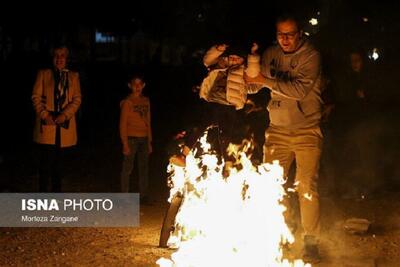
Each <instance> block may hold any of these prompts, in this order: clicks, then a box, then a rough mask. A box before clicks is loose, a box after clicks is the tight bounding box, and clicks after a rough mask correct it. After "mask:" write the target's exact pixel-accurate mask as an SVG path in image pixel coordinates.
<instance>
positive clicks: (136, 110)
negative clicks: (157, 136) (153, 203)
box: [119, 74, 152, 203]
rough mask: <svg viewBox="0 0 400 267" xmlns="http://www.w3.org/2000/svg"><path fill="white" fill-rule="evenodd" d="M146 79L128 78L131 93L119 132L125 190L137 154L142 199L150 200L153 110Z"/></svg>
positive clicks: (121, 116)
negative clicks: (146, 93) (145, 92)
mask: <svg viewBox="0 0 400 267" xmlns="http://www.w3.org/2000/svg"><path fill="white" fill-rule="evenodd" d="M145 85H146V83H145V81H144V79H143V77H142V76H140V75H137V74H135V75H133V76H132V77H131V79H130V80H129V82H128V87H129V89H130V90H131V92H130V94H129V95H128V96H127V97H126V98H125V99H124V100H122V101H121V104H120V107H121V113H120V121H119V132H120V138H121V142H122V154H123V156H124V158H123V162H122V171H121V191H122V192H129V190H130V185H131V179H130V177H131V174H132V171H133V167H134V161H135V157H137V163H138V176H139V192H140V199H141V202H142V203H146V202H148V201H149V199H148V186H149V154H150V153H151V152H152V144H151V142H152V132H151V119H150V118H151V114H150V101H149V98H147V97H145V96H144V95H143V94H142V91H143V88H144V87H145Z"/></svg>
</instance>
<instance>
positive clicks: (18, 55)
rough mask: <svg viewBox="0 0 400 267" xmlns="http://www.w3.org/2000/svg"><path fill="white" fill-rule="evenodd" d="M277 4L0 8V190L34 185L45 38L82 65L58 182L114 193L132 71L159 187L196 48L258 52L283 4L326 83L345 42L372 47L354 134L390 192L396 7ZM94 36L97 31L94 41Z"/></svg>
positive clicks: (189, 111) (393, 181)
mask: <svg viewBox="0 0 400 267" xmlns="http://www.w3.org/2000/svg"><path fill="white" fill-rule="evenodd" d="M281 2H282V3H278V1H274V2H273V1H263V2H262V3H258V2H256V1H253V2H250V1H246V2H244V1H241V2H239V3H237V2H234V1H227V0H216V1H195V2H191V1H183V0H181V1H178V0H171V1H154V0H148V1H132V2H131V3H129V4H127V3H124V4H122V3H117V2H115V1H112V2H107V3H100V2H96V4H93V3H88V6H86V4H85V6H83V4H82V3H72V2H68V3H67V2H65V3H60V4H55V3H51V4H47V5H46V6H45V4H37V3H34V4H26V3H24V4H21V5H20V6H18V5H15V6H13V7H4V8H2V9H1V11H0V73H1V76H0V84H1V92H0V94H1V105H0V109H1V111H0V114H1V115H0V119H1V120H0V121H1V125H2V126H1V134H2V137H1V142H0V155H1V163H0V189H1V190H2V191H35V190H36V187H37V184H36V183H37V156H36V155H37V154H36V152H37V151H36V149H35V146H34V145H33V143H32V127H33V119H34V112H33V108H32V104H31V100H30V97H31V90H32V86H33V83H34V79H35V75H36V72H37V70H38V69H39V68H42V67H46V66H49V64H50V63H51V58H50V50H51V48H52V47H53V46H54V45H55V44H57V43H60V42H62V43H65V44H67V45H68V46H69V47H70V49H71V61H70V66H71V69H74V70H77V71H78V72H79V73H80V77H81V87H82V93H83V101H82V106H81V109H80V110H79V112H78V113H77V118H78V127H79V128H78V131H79V143H78V146H77V147H76V149H75V150H74V151H73V152H72V157H71V161H70V162H68V163H66V166H68V169H69V170H68V171H69V176H68V177H66V180H65V184H66V185H65V188H66V189H65V190H66V191H101V192H104V191H118V182H119V171H120V170H119V169H120V164H121V152H120V151H121V147H120V142H119V135H118V116H119V102H120V100H121V99H122V98H123V97H124V96H126V95H127V94H128V88H127V86H126V82H127V77H128V75H129V74H130V73H131V72H133V71H140V72H143V73H144V74H145V78H146V84H147V86H146V91H145V93H146V94H147V95H148V96H149V97H150V100H151V104H152V120H153V121H152V125H153V135H154V153H153V155H152V156H151V179H152V185H153V189H154V192H157V188H161V189H164V188H165V183H164V182H165V178H166V174H165V170H166V163H167V160H168V159H167V157H166V153H165V146H166V143H167V142H168V141H169V140H170V138H171V136H172V135H173V134H174V133H176V131H177V130H179V129H181V128H185V127H188V126H189V125H196V124H197V123H198V122H199V121H200V119H201V116H202V111H203V109H202V107H203V103H201V102H200V100H199V99H198V96H197V95H196V94H194V93H192V87H193V86H195V85H198V84H199V83H200V81H201V79H202V78H203V77H204V75H205V68H204V66H203V65H202V55H203V54H204V52H205V51H206V50H207V49H208V48H209V47H210V46H211V45H213V44H216V43H218V42H230V43H234V44H241V45H243V46H244V47H248V48H250V45H251V43H252V42H253V41H257V42H258V43H259V44H260V45H261V49H260V50H261V51H262V50H263V49H264V48H266V47H267V46H268V45H270V44H272V42H273V40H274V36H275V32H274V21H275V18H276V16H277V14H279V13H281V12H282V11H295V12H296V13H297V14H300V16H301V17H302V18H304V21H305V24H306V25H307V27H306V28H305V30H306V31H307V32H309V33H310V34H311V39H313V40H314V42H315V43H316V45H317V46H318V48H319V49H320V51H321V53H322V56H323V67H324V71H325V73H326V75H328V76H329V77H331V78H332V79H334V78H335V76H336V75H337V74H338V73H339V72H340V71H341V70H343V68H345V66H346V60H347V55H348V52H349V51H350V50H351V49H354V48H360V49H362V50H364V51H365V52H366V54H368V53H369V52H370V51H371V50H372V49H373V48H377V49H378V51H379V55H380V57H379V59H378V60H376V61H373V60H369V61H368V65H369V68H371V69H372V70H373V73H374V74H373V75H374V77H373V78H374V85H375V95H374V98H375V99H374V100H375V103H376V108H375V109H374V110H375V114H374V115H376V116H374V120H373V121H371V123H369V124H367V125H366V127H365V128H364V129H363V131H362V134H361V135H360V138H365V139H366V146H370V145H371V144H373V146H372V145H371V150H369V153H371V155H373V157H374V162H376V166H374V171H375V172H376V174H377V175H376V179H377V180H379V181H380V182H381V183H379V186H382V187H384V188H386V189H387V188H390V189H396V188H397V187H396V186H397V185H398V184H399V183H400V171H399V167H398V166H397V159H398V156H399V152H398V151H399V150H398V148H399V145H398V143H399V142H398V137H399V135H398V133H399V126H398V115H399V108H398V106H399V105H398V101H399V99H400V98H399V95H400V93H399V89H398V84H399V83H398V77H399V75H398V70H399V68H398V60H399V55H398V48H397V47H398V43H399V36H400V35H399V33H400V20H399V19H398V16H397V15H398V12H399V4H397V3H396V1H377V0H371V1H344V0H314V1H284V3H283V1H281ZM318 12H319V15H318ZM312 17H318V20H319V24H318V26H316V27H311V25H310V24H307V21H308V20H309V19H310V18H312ZM363 18H368V21H367V22H365V21H363ZM100 35H101V36H102V37H103V39H101V40H98V39H97V40H96V36H97V37H99V36H100ZM338 130H340V126H339V129H338ZM376 132H379V133H378V134H377V133H376ZM331 149H332V148H331ZM334 149H336V150H339V149H340V147H335V148H334ZM331 163H332V165H334V162H331ZM336 168H340V166H339V167H338V166H336ZM379 188H380V187H379ZM161 191H162V190H161Z"/></svg>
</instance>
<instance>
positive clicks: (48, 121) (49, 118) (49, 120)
mask: <svg viewBox="0 0 400 267" xmlns="http://www.w3.org/2000/svg"><path fill="white" fill-rule="evenodd" d="M44 120H45V122H46V125H55V124H56V123H55V122H54V120H53V116H52V115H51V114H50V113H49V114H47V116H46V117H45V118H44Z"/></svg>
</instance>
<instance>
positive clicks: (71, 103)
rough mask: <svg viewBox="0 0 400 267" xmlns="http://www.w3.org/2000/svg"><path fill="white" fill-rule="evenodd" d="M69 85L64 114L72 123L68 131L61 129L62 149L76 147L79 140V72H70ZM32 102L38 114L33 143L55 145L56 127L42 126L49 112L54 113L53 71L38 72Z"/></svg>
mask: <svg viewBox="0 0 400 267" xmlns="http://www.w3.org/2000/svg"><path fill="white" fill-rule="evenodd" d="M68 84H69V89H68V96H67V97H68V101H67V103H66V104H65V105H64V107H63V110H62V114H64V115H65V116H66V118H67V120H69V121H70V122H69V127H68V129H65V128H63V127H61V147H69V146H73V145H76V143H77V140H78V137H77V130H76V120H75V113H76V112H77V111H78V109H79V106H80V104H81V88H80V82H79V74H78V73H77V72H73V71H69V73H68ZM32 102H33V107H34V109H35V112H36V120H35V126H34V130H33V141H34V142H36V143H39V144H49V145H54V144H55V139H56V126H55V125H43V124H41V119H44V118H45V117H46V116H47V114H48V113H49V111H54V78H53V71H52V70H51V69H46V70H40V71H39V72H38V74H37V78H36V82H35V85H34V86H33V91H32Z"/></svg>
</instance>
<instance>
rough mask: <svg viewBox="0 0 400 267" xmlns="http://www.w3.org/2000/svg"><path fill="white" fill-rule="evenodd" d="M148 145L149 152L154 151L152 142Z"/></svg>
mask: <svg viewBox="0 0 400 267" xmlns="http://www.w3.org/2000/svg"><path fill="white" fill-rule="evenodd" d="M147 146H148V152H149V154H151V153H153V146H152V145H151V142H149V143H148V145H147Z"/></svg>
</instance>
